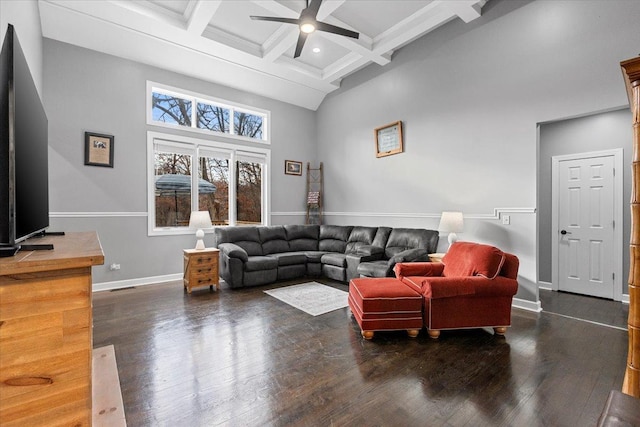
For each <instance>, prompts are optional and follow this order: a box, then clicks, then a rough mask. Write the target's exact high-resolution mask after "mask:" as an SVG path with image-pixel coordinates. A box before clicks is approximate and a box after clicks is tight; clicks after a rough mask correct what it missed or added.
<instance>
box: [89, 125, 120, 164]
mask: <svg viewBox="0 0 640 427" xmlns="http://www.w3.org/2000/svg"><path fill="white" fill-rule="evenodd" d="M84 164H85V165H90V166H104V167H107V168H112V167H113V135H103V134H100V133H94V132H85V133H84Z"/></svg>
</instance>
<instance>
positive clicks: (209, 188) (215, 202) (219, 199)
mask: <svg viewBox="0 0 640 427" xmlns="http://www.w3.org/2000/svg"><path fill="white" fill-rule="evenodd" d="M198 173H199V178H200V184H199V186H198V210H201V211H205V210H208V211H209V215H210V216H211V221H212V222H213V225H229V159H220V158H216V157H200V167H199V172H198Z"/></svg>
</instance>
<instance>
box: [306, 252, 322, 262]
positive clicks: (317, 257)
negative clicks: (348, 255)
mask: <svg viewBox="0 0 640 427" xmlns="http://www.w3.org/2000/svg"><path fill="white" fill-rule="evenodd" d="M327 253H328V252H325V251H305V253H304V255H305V256H306V257H307V262H310V263H320V262H321V261H322V256H323V255H326V254H327Z"/></svg>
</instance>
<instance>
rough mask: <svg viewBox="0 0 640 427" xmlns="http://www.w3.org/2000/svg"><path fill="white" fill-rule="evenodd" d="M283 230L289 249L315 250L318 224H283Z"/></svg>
mask: <svg viewBox="0 0 640 427" xmlns="http://www.w3.org/2000/svg"><path fill="white" fill-rule="evenodd" d="M284 231H285V233H286V235H287V240H288V241H289V250H291V251H317V250H318V236H319V235H320V226H318V225H285V226H284Z"/></svg>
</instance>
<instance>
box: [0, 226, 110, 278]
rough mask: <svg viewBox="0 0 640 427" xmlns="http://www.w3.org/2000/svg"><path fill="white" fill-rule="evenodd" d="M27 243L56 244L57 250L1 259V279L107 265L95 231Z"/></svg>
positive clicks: (31, 240) (33, 252) (44, 238)
mask: <svg viewBox="0 0 640 427" xmlns="http://www.w3.org/2000/svg"><path fill="white" fill-rule="evenodd" d="M24 243H25V244H53V250H45V251H19V252H18V253H17V254H16V255H15V256H12V257H7V258H0V276H6V275H10V274H20V273H34V272H38V271H50V270H65V269H70V268H79V267H91V266H93V265H101V264H104V253H103V252H102V246H101V245H100V240H99V239H98V235H97V233H96V232H93V231H92V232H71V233H66V235H65V236H45V237H38V238H34V239H29V240H27V241H25V242H24Z"/></svg>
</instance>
